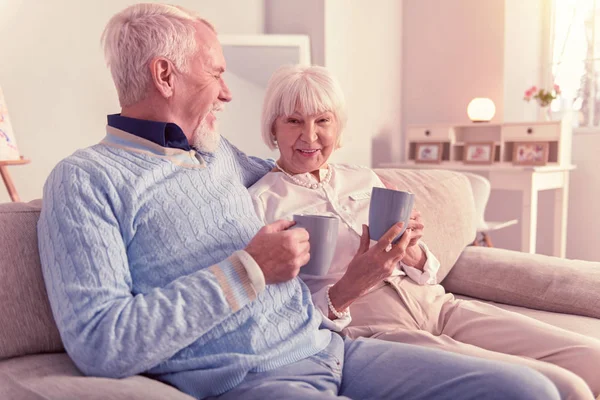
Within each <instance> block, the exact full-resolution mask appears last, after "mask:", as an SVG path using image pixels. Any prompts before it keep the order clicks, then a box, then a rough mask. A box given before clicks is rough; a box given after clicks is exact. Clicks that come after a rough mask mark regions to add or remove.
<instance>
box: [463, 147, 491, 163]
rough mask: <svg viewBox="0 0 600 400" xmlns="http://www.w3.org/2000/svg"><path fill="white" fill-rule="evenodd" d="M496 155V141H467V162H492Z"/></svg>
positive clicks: (464, 160) (465, 152)
mask: <svg viewBox="0 0 600 400" xmlns="http://www.w3.org/2000/svg"><path fill="white" fill-rule="evenodd" d="M495 156H496V145H495V144H494V142H473V143H465V150H464V158H463V162H464V163H465V164H491V163H493V162H494V157H495Z"/></svg>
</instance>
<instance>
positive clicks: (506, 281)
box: [444, 247, 600, 318]
mask: <svg viewBox="0 0 600 400" xmlns="http://www.w3.org/2000/svg"><path fill="white" fill-rule="evenodd" d="M516 277H518V279H516ZM599 284H600V263H598V262H591V261H581V260H568V259H565V258H559V257H550V256H545V255H542V254H529V253H522V252H518V251H511V250H505V249H497V248H487V247H468V248H467V249H465V251H464V252H463V253H462V255H461V256H460V258H459V259H458V261H457V262H456V265H455V267H454V268H453V269H452V272H451V273H450V275H448V277H447V278H446V280H445V281H444V287H445V288H446V290H447V291H449V292H452V293H455V294H462V295H466V296H471V297H476V298H479V299H485V300H491V301H497V302H501V303H505V304H511V305H515V306H521V307H527V308H532V309H537V310H545V311H552V312H558V313H567V314H577V315H584V316H587V317H592V318H600V295H598V291H599V289H598V287H599Z"/></svg>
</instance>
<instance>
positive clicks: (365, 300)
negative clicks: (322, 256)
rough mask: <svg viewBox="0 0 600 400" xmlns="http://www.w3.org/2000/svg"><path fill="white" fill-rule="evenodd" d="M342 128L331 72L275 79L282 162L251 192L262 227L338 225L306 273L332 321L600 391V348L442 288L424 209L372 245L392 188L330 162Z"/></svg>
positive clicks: (569, 388)
mask: <svg viewBox="0 0 600 400" xmlns="http://www.w3.org/2000/svg"><path fill="white" fill-rule="evenodd" d="M345 122H346V115H345V103H344V97H343V94H342V91H341V89H340V87H339V85H338V83H337V81H336V80H335V79H334V77H333V76H332V75H331V74H330V73H329V72H328V70H327V69H325V68H322V67H303V66H289V67H282V68H280V69H279V70H278V71H277V72H276V73H275V74H274V75H273V76H272V77H271V80H270V81H269V84H268V88H267V92H266V97H265V100H264V105H263V115H262V134H263V139H264V141H265V143H266V144H267V146H269V147H270V148H271V149H275V148H277V149H279V153H280V156H279V159H278V160H277V163H276V167H275V168H274V169H273V170H272V171H271V172H270V173H268V174H267V175H266V176H264V177H263V178H262V179H261V180H260V181H258V182H257V183H256V184H255V185H254V186H253V187H252V188H251V189H250V192H251V194H252V195H253V198H254V205H255V209H256V212H257V213H258V215H259V216H260V217H261V218H262V219H263V220H264V222H265V223H271V222H273V221H276V220H278V219H282V218H284V219H291V217H292V215H293V214H322V215H335V216H336V217H337V218H339V220H340V224H339V233H338V240H337V246H336V249H335V257H334V261H333V263H332V265H331V266H330V268H329V272H328V273H327V275H326V276H310V275H306V274H302V273H301V275H300V276H301V278H302V279H303V280H304V281H305V282H306V283H307V285H308V286H309V287H310V289H311V291H312V293H313V301H314V303H315V305H316V306H317V307H318V308H319V310H320V311H321V312H322V314H323V321H324V324H325V325H326V326H328V327H329V328H330V329H333V330H337V331H341V332H343V333H344V334H346V335H347V336H350V337H358V336H367V337H375V338H379V339H383V340H390V341H398V342H403V343H411V344H417V345H424V346H430V347H436V348H440V349H444V350H448V351H452V352H456V353H461V354H466V355H471V356H477V357H483V358H487V359H493V360H503V361H508V362H512V363H517V364H525V365H528V366H530V367H533V368H535V369H537V370H538V371H540V372H542V373H543V374H545V375H546V376H548V377H549V378H550V379H552V380H553V381H554V383H555V384H556V385H557V387H558V388H559V390H560V391H561V394H562V397H563V398H569V399H593V396H592V391H593V392H594V393H595V395H596V396H597V395H598V394H599V393H600V374H598V373H597V366H598V365H600V341H597V340H595V339H592V338H589V337H586V336H583V335H578V334H575V333H571V332H567V331H564V330H561V329H559V328H556V327H553V326H551V325H548V324H544V323H541V322H538V321H536V320H534V319H531V318H528V317H525V316H522V315H519V314H516V313H512V312H509V311H505V310H502V309H500V308H497V307H494V306H492V305H489V304H485V303H482V302H477V301H464V300H458V299H455V298H454V296H453V295H452V294H450V293H446V292H445V291H444V288H443V287H442V286H441V285H439V284H437V281H436V272H437V270H438V268H439V262H438V261H437V259H436V258H435V256H434V255H433V254H432V253H431V252H430V251H429V250H428V248H427V246H426V245H425V243H423V242H421V241H420V238H421V236H422V233H423V227H424V226H423V222H422V221H421V218H420V214H419V213H418V212H416V211H415V212H413V213H412V215H411V219H410V222H409V224H408V227H407V230H406V233H405V234H404V235H403V237H402V239H401V240H400V241H398V243H397V244H395V245H392V246H391V248H390V242H391V238H393V237H394V232H396V231H397V230H398V229H399V226H394V227H392V228H391V230H390V231H388V234H386V235H385V236H384V237H383V238H382V239H381V240H380V241H379V242H377V243H375V244H374V245H373V246H371V243H370V240H369V233H368V227H367V226H366V225H365V224H366V223H367V222H368V210H369V196H370V190H371V188H372V187H374V186H375V187H383V186H384V182H382V181H381V180H380V178H379V177H378V176H377V175H376V174H375V173H374V172H373V171H372V170H370V169H368V168H364V167H359V166H353V165H342V164H330V163H328V160H329V157H330V156H331V155H332V154H333V152H334V151H335V150H336V149H338V148H339V147H340V144H341V136H342V131H343V128H344V125H345ZM590 388H591V390H590Z"/></svg>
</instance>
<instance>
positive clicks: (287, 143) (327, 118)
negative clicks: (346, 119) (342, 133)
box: [273, 110, 338, 174]
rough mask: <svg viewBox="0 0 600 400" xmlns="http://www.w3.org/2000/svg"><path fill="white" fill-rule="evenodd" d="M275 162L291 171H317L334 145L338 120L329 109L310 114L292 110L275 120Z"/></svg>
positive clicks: (293, 172)
mask: <svg viewBox="0 0 600 400" xmlns="http://www.w3.org/2000/svg"><path fill="white" fill-rule="evenodd" d="M273 132H274V135H275V139H276V140H277V145H278V147H279V154H280V156H279V160H278V164H279V165H280V166H281V168H283V169H284V170H286V171H287V172H289V173H291V174H302V173H305V172H314V171H318V170H319V168H321V167H322V166H323V165H325V164H326V162H327V160H328V159H329V156H330V155H331V153H333V150H335V148H336V144H337V136H338V123H337V121H336V119H335V115H334V114H333V113H332V112H331V111H324V112H321V113H317V114H314V115H307V114H306V113H304V112H302V111H300V110H296V111H295V112H294V113H293V114H291V115H282V116H280V117H278V118H277V119H276V120H275V123H274V124H273Z"/></svg>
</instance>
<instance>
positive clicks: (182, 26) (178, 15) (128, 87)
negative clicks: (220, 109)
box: [101, 3, 215, 107]
mask: <svg viewBox="0 0 600 400" xmlns="http://www.w3.org/2000/svg"><path fill="white" fill-rule="evenodd" d="M197 22H202V23H204V24H206V25H207V26H208V27H209V28H210V29H212V30H213V31H214V30H215V29H214V27H213V26H212V25H211V24H210V23H208V22H207V21H205V20H203V19H202V18H200V17H199V16H198V15H197V14H196V13H194V12H192V11H189V10H186V9H184V8H182V7H179V6H171V5H166V4H147V3H145V4H144V3H143V4H135V5H132V6H130V7H127V8H126V9H125V10H123V11H121V12H119V13H118V14H115V15H114V16H113V17H112V18H111V19H110V21H109V22H108V24H107V25H106V28H105V29H104V32H103V33H102V39H101V42H102V46H103V48H104V57H105V59H106V64H107V65H108V67H109V68H110V72H111V74H112V77H113V80H114V82H115V86H116V88H117V94H118V96H119V102H120V103H121V107H125V106H129V105H132V104H135V103H137V102H139V101H141V100H143V99H144V97H145V95H146V94H147V91H148V88H149V85H150V82H151V77H152V75H151V73H150V69H149V63H150V61H151V60H152V59H153V58H156V57H165V58H167V59H169V60H171V62H172V63H173V64H174V65H175V67H176V68H177V69H178V70H180V71H182V72H187V70H188V67H189V65H188V60H189V58H190V56H191V55H193V54H194V52H195V51H196V48H197V43H196V38H195V32H196V30H195V24H196V23H197Z"/></svg>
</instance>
